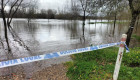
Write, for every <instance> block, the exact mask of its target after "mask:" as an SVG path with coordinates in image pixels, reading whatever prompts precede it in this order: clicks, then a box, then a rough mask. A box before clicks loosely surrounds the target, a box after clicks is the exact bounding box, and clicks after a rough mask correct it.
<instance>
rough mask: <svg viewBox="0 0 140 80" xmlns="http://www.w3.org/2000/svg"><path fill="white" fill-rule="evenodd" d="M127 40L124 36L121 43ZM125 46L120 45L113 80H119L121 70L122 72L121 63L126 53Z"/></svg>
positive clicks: (124, 35)
mask: <svg viewBox="0 0 140 80" xmlns="http://www.w3.org/2000/svg"><path fill="white" fill-rule="evenodd" d="M126 38H127V35H126V34H123V35H122V38H121V42H125V41H126ZM124 46H125V45H124V43H121V44H120V48H119V52H118V56H117V61H116V65H115V69H114V74H113V80H117V78H118V75H119V70H120V66H121V61H122V57H123V52H124Z"/></svg>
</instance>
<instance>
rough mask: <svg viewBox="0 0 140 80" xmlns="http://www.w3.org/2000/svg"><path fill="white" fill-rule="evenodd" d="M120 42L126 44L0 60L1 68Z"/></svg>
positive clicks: (87, 49)
mask: <svg viewBox="0 0 140 80" xmlns="http://www.w3.org/2000/svg"><path fill="white" fill-rule="evenodd" d="M119 44H124V42H118V43H110V44H103V45H98V46H91V47H86V48H79V49H74V50H67V51H61V52H55V53H49V54H43V55H38V56H31V57H25V58H20V59H13V60H8V61H2V62H0V68H4V67H10V66H15V65H19V64H25V63H30V62H35V61H40V60H45V59H52V58H57V57H61V56H67V55H71V54H77V53H82V52H87V51H93V50H98V49H103V48H108V47H112V46H116V45H119Z"/></svg>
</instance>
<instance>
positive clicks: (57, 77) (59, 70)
mask: <svg viewBox="0 0 140 80" xmlns="http://www.w3.org/2000/svg"><path fill="white" fill-rule="evenodd" d="M66 72H67V69H66V67H65V66H64V65H63V64H57V65H52V66H50V67H47V68H45V69H42V70H41V71H37V72H36V73H34V74H33V75H32V77H31V78H26V77H25V74H23V73H13V74H11V75H7V76H0V80H68V78H67V77H66Z"/></svg>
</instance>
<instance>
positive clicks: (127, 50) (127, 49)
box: [124, 43, 130, 53]
mask: <svg viewBox="0 0 140 80" xmlns="http://www.w3.org/2000/svg"><path fill="white" fill-rule="evenodd" d="M124 45H125V48H126V53H129V52H130V51H129V48H128V47H127V45H126V43H124Z"/></svg>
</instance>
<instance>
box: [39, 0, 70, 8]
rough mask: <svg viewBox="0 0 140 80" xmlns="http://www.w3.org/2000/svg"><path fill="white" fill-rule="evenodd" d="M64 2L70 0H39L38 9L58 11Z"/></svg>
mask: <svg viewBox="0 0 140 80" xmlns="http://www.w3.org/2000/svg"><path fill="white" fill-rule="evenodd" d="M66 1H70V0H39V8H40V9H58V7H59V8H63V7H64V5H65V4H66Z"/></svg>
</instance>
